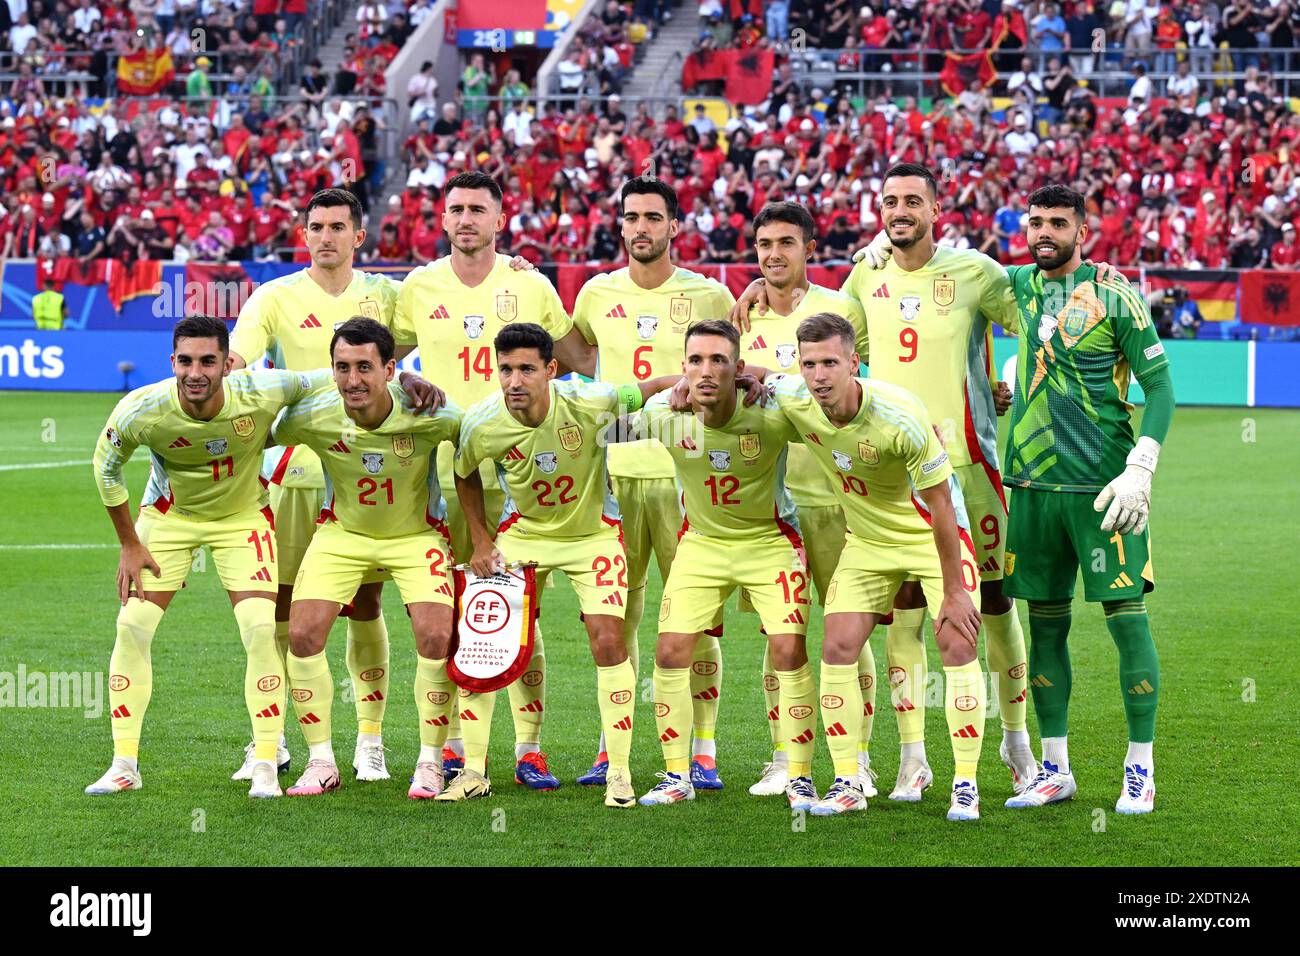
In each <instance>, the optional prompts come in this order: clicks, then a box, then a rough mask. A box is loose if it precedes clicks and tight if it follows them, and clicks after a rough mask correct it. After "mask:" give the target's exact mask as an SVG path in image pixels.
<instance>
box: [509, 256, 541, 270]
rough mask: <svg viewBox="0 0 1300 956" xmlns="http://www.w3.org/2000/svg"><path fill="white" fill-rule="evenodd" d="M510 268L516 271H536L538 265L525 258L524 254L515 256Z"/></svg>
mask: <svg viewBox="0 0 1300 956" xmlns="http://www.w3.org/2000/svg"><path fill="white" fill-rule="evenodd" d="M510 268H511V269H514V270H515V271H516V272H534V271H536V269H537V267H536V266H535V265H533V264H532V263H531V262H529V261H528V260H527V259H525V258H524V257H523V256H515V257H514V258H513V259H511V260H510Z"/></svg>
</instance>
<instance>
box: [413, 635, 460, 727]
mask: <svg viewBox="0 0 1300 956" xmlns="http://www.w3.org/2000/svg"><path fill="white" fill-rule="evenodd" d="M455 700H456V688H455V686H454V685H453V684H452V682H451V678H449V677H448V676H447V658H445V657H440V658H438V659H437V660H433V659H431V658H428V657H416V659H415V712H416V714H417V715H418V716H419V718H420V746H422V747H436V748H438V749H439V750H441V749H442V745H443V744H444V743H446V741H447V726H448V725H449V724H450V723H451V721H450V717H449V715H450V714H451V712H452V711H453V710H454V709H455Z"/></svg>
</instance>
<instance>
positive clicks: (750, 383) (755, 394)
mask: <svg viewBox="0 0 1300 956" xmlns="http://www.w3.org/2000/svg"><path fill="white" fill-rule="evenodd" d="M685 381H686V379H682V382H685ZM736 388H741V389H744V390H745V405H746V406H749V405H754V404H756V403H757V402H759V401H761V400H762V399H764V398H770V397H771V396H772V389H770V388H768V387H767V386H766V385H764V384H763V383H762V382H760V381H759V380H758V377H757V376H755V375H737V376H736Z"/></svg>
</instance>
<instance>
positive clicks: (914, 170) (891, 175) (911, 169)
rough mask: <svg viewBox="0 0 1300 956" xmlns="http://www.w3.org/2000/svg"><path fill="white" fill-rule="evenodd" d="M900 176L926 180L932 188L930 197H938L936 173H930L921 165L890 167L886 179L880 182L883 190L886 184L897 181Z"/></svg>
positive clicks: (897, 164)
mask: <svg viewBox="0 0 1300 956" xmlns="http://www.w3.org/2000/svg"><path fill="white" fill-rule="evenodd" d="M899 176H919V177H921V178H922V179H924V180H925V184H926V185H927V186H929V187H930V195H931V196H932V197H938V195H939V181H938V180H937V179H935V178H934V173H932V172H930V170H929V169H927V168H926V167H925V166H922V165H921V164H920V163H895V164H894V165H893V166H890V167H889V169H887V170H886V171H885V178H884V179H882V180H881V181H880V186H881V188H882V189H883V188H884V185H885V183H887V182H889V181H890V180H891V179H896V178H897V177H899Z"/></svg>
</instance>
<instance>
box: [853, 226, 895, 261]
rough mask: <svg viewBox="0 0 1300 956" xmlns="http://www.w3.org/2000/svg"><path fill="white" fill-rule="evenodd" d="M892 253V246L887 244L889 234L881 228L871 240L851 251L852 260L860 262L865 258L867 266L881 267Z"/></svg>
mask: <svg viewBox="0 0 1300 956" xmlns="http://www.w3.org/2000/svg"><path fill="white" fill-rule="evenodd" d="M893 254H894V247H893V246H891V245H890V244H889V234H888V233H887V232H885V230H883V229H882V230H880V232H878V233H876V237H875V238H874V239H872V240H871V242H869V243H867V244H866V245H865V246H863V247H862V248H861V249H859V250H858V251H857V252H855V253H853V261H854V262H862V261H863V260H864V259H865V260H866V263H867V268H869V269H883V268H885V263H886V262H888V261H889V257H890V256H891V255H893Z"/></svg>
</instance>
